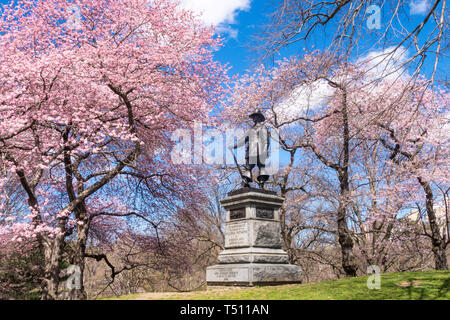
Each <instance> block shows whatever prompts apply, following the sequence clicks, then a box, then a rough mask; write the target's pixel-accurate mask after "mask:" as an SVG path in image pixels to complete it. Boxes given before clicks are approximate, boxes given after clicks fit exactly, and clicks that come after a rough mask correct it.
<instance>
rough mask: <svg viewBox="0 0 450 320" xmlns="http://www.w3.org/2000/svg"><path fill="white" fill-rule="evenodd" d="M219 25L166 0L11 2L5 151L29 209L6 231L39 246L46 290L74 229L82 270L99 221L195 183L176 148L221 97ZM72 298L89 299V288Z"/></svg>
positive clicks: (0, 70)
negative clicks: (180, 135) (175, 136)
mask: <svg viewBox="0 0 450 320" xmlns="http://www.w3.org/2000/svg"><path fill="white" fill-rule="evenodd" d="M74 22H75V23H74ZM213 32H214V30H213V29H212V28H206V27H204V26H203V25H202V23H201V22H200V21H199V19H198V18H197V17H196V16H195V15H194V14H193V13H191V12H189V11H185V10H182V9H180V8H179V7H178V4H177V3H176V2H174V1H168V0H155V1H151V2H149V1H147V0H127V1H123V0H113V1H106V0H73V1H61V0H45V1H16V2H11V4H9V5H5V6H4V7H3V11H2V16H1V23H0V61H1V62H0V76H1V79H2V80H1V85H0V123H1V124H0V159H1V165H2V167H4V168H6V171H7V172H6V174H7V175H14V177H15V180H16V181H17V183H19V184H20V185H21V188H22V189H23V191H24V193H25V195H26V199H27V200H26V201H27V203H28V208H27V211H26V214H25V215H24V216H22V217H18V216H17V217H16V219H14V220H12V221H9V222H8V223H7V224H5V225H3V226H1V230H0V233H1V234H13V235H14V236H13V237H12V239H11V241H25V240H27V241H28V240H29V239H34V240H35V241H36V243H37V245H38V246H39V248H41V250H42V252H43V254H44V261H45V266H44V269H45V273H44V276H43V286H42V290H43V292H42V298H43V299H56V298H58V286H59V281H60V275H59V271H60V270H59V265H60V262H61V259H62V256H63V248H64V246H65V243H66V242H65V241H66V239H67V238H68V237H74V239H75V240H74V242H73V243H75V245H74V250H73V251H74V255H73V260H72V263H73V264H75V265H78V266H79V267H80V268H81V275H82V274H83V268H84V258H85V253H86V244H87V240H88V237H89V236H90V227H91V226H92V225H93V224H94V223H95V221H96V220H98V219H101V217H102V216H103V217H109V218H111V217H117V216H118V217H125V216H126V217H130V216H133V217H137V218H141V219H142V220H143V221H147V222H148V223H151V218H150V217H151V215H152V214H154V213H155V212H157V207H158V205H160V206H161V205H162V204H164V202H165V201H166V202H167V200H168V199H170V198H171V197H176V196H182V195H184V196H185V197H189V196H190V195H191V193H190V191H191V190H193V189H195V188H192V185H193V183H192V181H194V180H193V179H195V176H196V170H195V169H193V170H190V169H189V168H187V169H186V168H180V167H175V166H172V165H171V162H170V160H169V157H168V153H169V152H168V151H169V150H170V148H171V146H172V145H173V143H174V142H173V141H171V140H170V134H171V132H172V131H173V130H175V129H176V128H179V127H184V126H189V125H190V123H191V121H193V120H194V119H195V120H198V121H202V120H204V121H206V120H207V119H208V114H209V110H210V108H211V106H213V105H214V104H215V103H216V102H217V101H218V99H219V98H220V96H221V86H220V83H221V82H222V81H223V80H224V79H225V78H224V72H223V69H222V67H221V66H220V64H218V63H216V62H214V61H213V58H212V50H214V48H215V47H216V46H218V45H219V44H220V39H217V38H215V37H214V34H213ZM0 182H1V183H2V188H3V182H4V180H2V181H0ZM2 190H3V189H2ZM1 195H2V197H3V196H4V193H3V192H1ZM159 198H160V199H161V200H160V201H159V200H158V199H159ZM0 203H2V202H0ZM172 203H176V201H175V200H174V201H173V202H172ZM147 205H149V206H147ZM98 221H100V220H98ZM103 227H104V228H106V229H105V231H106V233H107V231H108V230H114V229H112V228H114V224H108V223H104V224H103ZM154 227H156V225H154ZM72 297H73V298H84V297H85V294H84V292H83V287H82V286H81V288H80V289H76V290H74V292H72Z"/></svg>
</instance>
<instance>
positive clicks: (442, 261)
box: [417, 177, 448, 270]
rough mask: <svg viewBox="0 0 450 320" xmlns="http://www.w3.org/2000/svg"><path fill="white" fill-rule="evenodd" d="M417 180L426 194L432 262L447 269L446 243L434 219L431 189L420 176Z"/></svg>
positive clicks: (442, 268) (441, 268) (437, 266)
mask: <svg viewBox="0 0 450 320" xmlns="http://www.w3.org/2000/svg"><path fill="white" fill-rule="evenodd" d="M417 179H418V180H419V183H420V185H421V186H422V188H423V190H424V191H425V195H426V210H427V215H428V222H429V224H430V230H431V245H432V248H431V250H432V251H433V255H434V264H435V269H436V270H448V263H447V253H446V247H447V244H446V242H445V240H444V239H443V237H442V236H441V233H440V230H439V224H438V222H437V220H436V213H435V211H434V199H433V190H432V189H431V186H430V184H429V183H428V182H426V181H423V179H422V178H420V177H419V178H417Z"/></svg>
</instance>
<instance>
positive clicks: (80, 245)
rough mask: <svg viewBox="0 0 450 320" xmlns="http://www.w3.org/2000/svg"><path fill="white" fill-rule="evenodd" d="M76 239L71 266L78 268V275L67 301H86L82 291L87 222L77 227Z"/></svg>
mask: <svg viewBox="0 0 450 320" xmlns="http://www.w3.org/2000/svg"><path fill="white" fill-rule="evenodd" d="M77 229H78V239H77V244H76V247H75V253H74V257H73V262H72V263H73V265H75V266H77V267H78V268H79V271H80V274H79V279H77V280H78V282H77V284H76V286H75V287H74V288H73V289H72V290H70V292H69V299H70V300H86V299H87V295H86V292H85V289H84V269H85V262H84V258H85V254H86V242H87V235H88V229H89V227H88V222H87V221H86V220H84V221H83V223H82V224H81V225H78V227H77Z"/></svg>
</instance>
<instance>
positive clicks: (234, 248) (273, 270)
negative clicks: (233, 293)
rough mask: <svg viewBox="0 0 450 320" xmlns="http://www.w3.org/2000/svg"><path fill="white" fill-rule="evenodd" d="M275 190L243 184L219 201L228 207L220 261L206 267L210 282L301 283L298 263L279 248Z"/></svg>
mask: <svg viewBox="0 0 450 320" xmlns="http://www.w3.org/2000/svg"><path fill="white" fill-rule="evenodd" d="M283 201H284V198H281V197H279V196H277V194H276V193H275V192H271V191H266V190H260V189H254V188H243V189H239V190H237V191H234V192H230V193H229V194H228V197H227V198H225V199H223V200H222V201H221V203H222V206H223V207H224V208H225V210H226V211H227V216H226V225H225V250H224V251H222V252H221V253H220V254H219V258H218V260H219V261H218V262H219V264H217V265H214V266H210V267H208V268H207V269H206V282H207V284H208V285H209V286H255V285H276V284H287V283H300V281H301V271H302V270H301V267H300V266H297V265H291V264H289V263H288V255H287V253H286V252H285V251H284V250H283V249H282V239H281V234H280V218H279V209H280V207H281V205H282V204H283Z"/></svg>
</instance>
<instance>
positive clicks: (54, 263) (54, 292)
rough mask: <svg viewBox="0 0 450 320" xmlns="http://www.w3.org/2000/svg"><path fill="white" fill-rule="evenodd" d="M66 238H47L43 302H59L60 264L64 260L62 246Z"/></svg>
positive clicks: (58, 236) (45, 241) (44, 246)
mask: <svg viewBox="0 0 450 320" xmlns="http://www.w3.org/2000/svg"><path fill="white" fill-rule="evenodd" d="M63 239H64V236H62V235H57V236H55V237H54V238H48V237H47V238H46V239H45V240H44V241H43V244H44V245H43V248H44V259H45V260H44V261H45V266H44V279H43V281H42V286H41V289H42V293H41V300H57V299H58V298H59V297H58V288H59V280H60V277H59V273H60V263H61V259H62V245H63Z"/></svg>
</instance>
